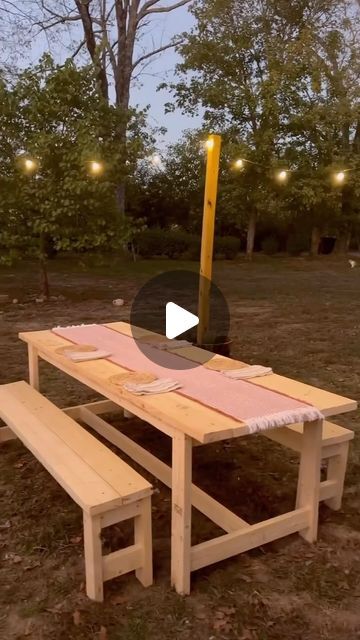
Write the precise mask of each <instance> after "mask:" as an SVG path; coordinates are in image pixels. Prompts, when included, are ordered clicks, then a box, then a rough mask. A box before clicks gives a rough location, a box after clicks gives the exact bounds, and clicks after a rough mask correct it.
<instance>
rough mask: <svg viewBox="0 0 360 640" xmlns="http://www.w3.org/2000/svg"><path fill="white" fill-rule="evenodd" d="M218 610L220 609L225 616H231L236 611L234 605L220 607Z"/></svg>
mask: <svg viewBox="0 0 360 640" xmlns="http://www.w3.org/2000/svg"><path fill="white" fill-rule="evenodd" d="M219 611H222V613H224V614H225V615H226V616H232V615H234V613H236V609H235V607H220V609H219Z"/></svg>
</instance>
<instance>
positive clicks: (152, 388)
mask: <svg viewBox="0 0 360 640" xmlns="http://www.w3.org/2000/svg"><path fill="white" fill-rule="evenodd" d="M123 388H124V389H126V391H130V392H131V393H134V394H135V395H137V396H147V395H152V394H155V393H167V392H168V391H176V389H180V388H181V384H180V383H179V382H177V381H176V380H171V378H159V379H158V380H154V382H146V383H143V384H141V383H139V384H136V383H135V382H126V383H125V384H124V385H123Z"/></svg>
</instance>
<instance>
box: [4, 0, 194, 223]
mask: <svg viewBox="0 0 360 640" xmlns="http://www.w3.org/2000/svg"><path fill="white" fill-rule="evenodd" d="M189 2H190V0H178V1H176V2H170V3H167V4H161V0H28V2H27V3H26V6H25V8H21V9H20V8H19V7H18V6H17V4H16V3H13V2H11V1H10V0H0V17H1V16H2V15H3V14H5V15H6V16H7V19H8V20H9V19H10V21H12V22H13V23H14V21H15V25H16V28H17V29H20V28H22V29H23V32H24V31H26V30H28V29H29V24H30V25H32V27H33V28H32V32H33V31H34V29H37V32H39V31H40V32H45V33H46V34H47V33H51V32H53V30H54V29H57V30H60V32H62V31H64V30H65V29H69V28H70V27H75V28H78V27H80V29H81V31H82V35H81V39H80V42H79V43H78V45H77V46H76V47H75V49H74V51H73V54H72V55H73V57H75V56H77V55H78V54H79V53H80V52H81V51H83V50H84V49H85V50H86V51H87V53H88V55H89V56H90V59H91V61H92V64H93V66H94V69H95V73H96V77H97V82H98V88H99V91H100V92H101V95H102V96H103V98H104V99H105V100H107V101H109V98H110V89H109V87H110V85H112V86H113V87H114V92H115V106H116V107H117V108H118V109H119V110H121V111H122V112H123V118H122V126H120V127H119V129H118V132H117V137H118V144H119V147H121V148H122V150H123V155H124V156H125V154H126V148H127V147H126V134H127V128H128V122H129V118H130V116H129V115H128V110H129V99H130V87H131V82H132V80H133V79H134V78H135V77H137V76H139V75H140V74H141V72H142V70H143V69H144V68H145V66H146V65H147V64H148V63H149V61H150V60H151V58H153V57H154V56H156V55H159V54H160V53H162V52H163V51H165V50H166V49H168V48H170V47H174V46H175V45H176V43H178V42H179V39H175V40H174V41H173V42H168V43H165V44H159V46H155V47H154V49H152V50H151V51H146V50H141V44H140V43H141V37H142V34H143V31H144V28H145V27H148V26H149V23H150V22H151V19H152V18H154V17H155V16H159V15H160V14H165V13H169V12H171V11H174V10H176V9H178V8H179V7H182V6H184V5H186V4H188V3H189ZM11 18H12V20H11ZM139 44H140V50H139ZM109 74H111V77H110V75H109ZM125 162H126V159H124V167H125V166H126V165H125ZM117 200H118V210H119V214H120V216H122V215H123V214H124V211H125V182H124V180H121V181H119V183H118V185H117Z"/></svg>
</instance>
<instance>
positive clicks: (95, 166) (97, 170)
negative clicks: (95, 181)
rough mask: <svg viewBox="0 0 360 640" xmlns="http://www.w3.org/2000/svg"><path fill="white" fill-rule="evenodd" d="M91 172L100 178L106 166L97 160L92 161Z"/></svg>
mask: <svg viewBox="0 0 360 640" xmlns="http://www.w3.org/2000/svg"><path fill="white" fill-rule="evenodd" d="M89 170H90V173H91V174H92V175H93V176H99V175H100V174H101V173H102V172H103V170H104V166H103V164H102V163H101V162H98V161H97V160H92V161H91V162H90V166H89Z"/></svg>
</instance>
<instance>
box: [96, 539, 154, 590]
mask: <svg viewBox="0 0 360 640" xmlns="http://www.w3.org/2000/svg"><path fill="white" fill-rule="evenodd" d="M142 557H143V550H142V547H141V545H139V544H134V545H132V546H131V547H126V549H120V550H119V551H114V552H113V553H109V554H108V555H106V556H103V558H102V572H103V580H104V582H106V581H107V580H112V579H113V578H117V577H118V576H122V575H123V574H124V573H129V571H134V569H137V568H138V567H141V563H142ZM147 586H149V585H147Z"/></svg>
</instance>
